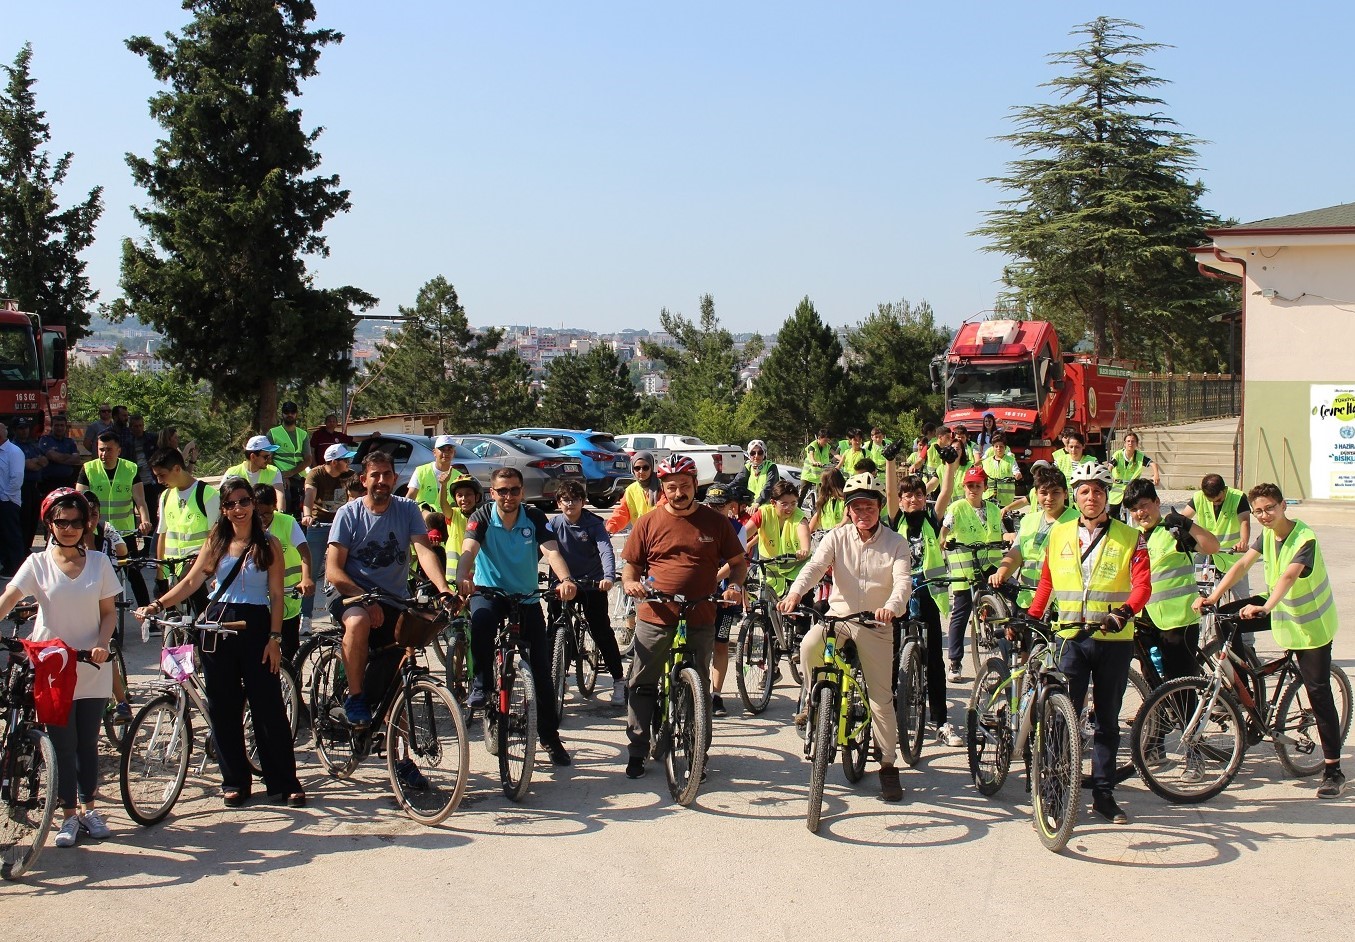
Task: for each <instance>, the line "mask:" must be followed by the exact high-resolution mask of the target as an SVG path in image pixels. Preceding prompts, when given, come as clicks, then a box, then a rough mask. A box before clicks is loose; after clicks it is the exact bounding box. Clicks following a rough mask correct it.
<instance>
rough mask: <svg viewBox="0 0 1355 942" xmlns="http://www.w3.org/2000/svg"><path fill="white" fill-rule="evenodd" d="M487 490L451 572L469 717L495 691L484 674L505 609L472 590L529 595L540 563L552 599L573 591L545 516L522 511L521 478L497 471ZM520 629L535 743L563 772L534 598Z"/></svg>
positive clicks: (564, 756)
mask: <svg viewBox="0 0 1355 942" xmlns="http://www.w3.org/2000/svg"><path fill="white" fill-rule="evenodd" d="M489 484H490V490H489V495H490V498H491V499H490V500H489V501H486V502H485V503H483V504H481V505H480V506H479V507H478V508H477V509H476V510H475V512H474V513H473V514H471V515H470V519H469V520H467V521H466V538H465V540H464V541H463V542H462V544H461V558H460V560H459V561H458V562H457V567H456V583H457V586H458V587H459V588H460V590H461V594H462V595H464V596H466V597H467V598H470V600H471V602H470V632H471V636H470V637H471V640H470V643H471V660H473V661H474V662H475V679H474V680H473V682H472V683H471V688H470V707H471V709H472V710H476V709H480V708H481V707H483V706H484V705H485V699H486V694H485V692H486V691H487V690H490V689H492V687H493V686H494V679H493V675H492V673H491V671H492V669H493V665H494V636H495V635H496V634H498V630H499V625H500V624H502V623H503V620H504V618H506V617H507V616H508V603H506V602H504V601H502V600H499V599H489V598H485V597H484V596H482V595H474V596H473V595H472V593H473V592H474V591H475V587H476V586H477V585H482V586H488V587H490V588H493V589H499V590H501V591H503V592H512V593H515V594H518V595H536V594H537V591H538V590H537V580H536V567H537V559H538V558H539V557H540V558H544V559H545V560H546V562H547V563H549V564H550V568H551V571H552V572H554V573H555V576H556V578H557V579H559V580H560V584H559V585H558V586H557V587H556V589H555V592H556V594H557V595H559V597H560V598H561V599H563V600H564V601H566V602H567V601H569V600H570V599H572V598H574V595H575V593H576V591H577V590H576V587H575V585H574V579H573V577H572V576H571V575H570V574H569V565H568V564H567V563H566V562H565V558H564V556H562V555H561V554H560V546H559V544H558V543H557V542H556V541H555V534H554V533H553V532H552V531H551V529H550V523H549V521H548V520H547V519H546V515H545V514H543V513H542V512H541V511H539V510H537V509H536V508H535V507H524V506H522V473H521V472H520V471H518V469H517V468H497V469H495V471H494V473H493V474H492V475H490V479H489ZM521 629H522V640H523V641H525V642H526V643H527V651H528V658H529V662H530V663H531V665H532V675H533V679H534V680H535V682H536V709H537V728H538V730H539V733H538V737H539V738H540V740H541V745H543V746H545V747H546V751H547V752H549V753H550V760H551V762H554V763H555V764H556V765H569V753H568V752H566V751H565V747H564V743H562V742H560V717H559V716H558V715H557V713H556V710H555V685H554V684H553V683H551V674H550V666H551V665H550V661H551V646H550V645H549V644H548V643H547V639H546V619H545V617H544V616H543V615H542V612H541V603H540V600H539V597H538V598H537V599H534V600H532V601H527V602H524V603H523V605H522V624H521Z"/></svg>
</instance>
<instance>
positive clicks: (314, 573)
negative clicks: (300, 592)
mask: <svg viewBox="0 0 1355 942" xmlns="http://www.w3.org/2000/svg"><path fill="white" fill-rule="evenodd" d="M329 527H330V524H328V523H312V524H311V525H310V526H309V527H308V528H307V529H306V545H308V546H309V547H310V549H311V578H312V579H313V580H314V581H315V591H314V592H313V593H311V594H310V595H306V596H303V597H302V599H301V615H302V617H303V618H310V617H311V611H312V610H313V609H314V608H315V597H316V596H317V595H321V594H323V592H324V585H325V552H326V550H328V549H329Z"/></svg>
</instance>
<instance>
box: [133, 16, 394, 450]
mask: <svg viewBox="0 0 1355 942" xmlns="http://www.w3.org/2000/svg"><path fill="white" fill-rule="evenodd" d="M184 7H185V9H187V10H190V11H191V12H192V13H193V21H192V22H191V23H189V24H188V25H187V26H186V27H184V29H183V32H182V33H181V34H179V35H175V34H170V35H168V36H167V37H166V40H167V41H166V42H165V43H164V44H163V45H162V44H160V43H156V42H153V41H152V40H151V39H150V38H149V37H146V36H136V37H133V38H132V39H129V40H128V41H127V47H128V48H129V49H130V50H131V51H132V52H134V53H136V54H137V55H140V56H142V57H144V58H145V59H146V61H147V64H148V65H149V66H150V68H151V71H152V72H153V73H154V74H155V77H156V78H157V79H158V80H160V81H161V82H163V83H165V84H166V85H168V86H169V90H167V91H163V92H160V93H157V94H156V95H154V96H152V97H151V99H150V110H151V115H152V117H154V118H155V120H156V121H157V122H158V123H159V124H160V126H161V127H162V128H163V129H164V132H165V137H164V138H163V139H162V140H160V141H159V143H158V144H157V146H156V149H155V155H154V157H153V158H152V159H146V158H142V157H138V156H136V155H132V154H129V155H128V157H127V163H128V165H129V166H130V167H131V169H132V177H133V179H134V180H135V181H136V183H137V184H138V185H139V186H141V187H144V188H145V190H146V192H147V194H148V195H149V197H150V201H151V206H150V208H144V209H138V210H136V211H135V215H136V218H137V220H138V221H139V222H140V223H141V224H142V225H143V226H144V227H145V228H146V230H147V231H148V232H149V236H150V237H149V239H147V240H144V241H142V242H141V243H134V242H133V241H132V240H130V239H128V240H126V241H125V242H124V243H123V254H122V286H123V289H124V291H125V292H126V298H125V300H124V301H122V302H120V303H119V304H118V305H117V306H116V307H115V314H117V315H119V316H127V315H128V314H134V315H136V316H137V317H138V318H140V320H141V321H142V322H143V323H147V324H150V325H152V326H154V327H155V328H156V329H158V330H159V331H160V333H161V334H163V335H164V338H165V343H164V345H163V347H162V348H161V351H160V353H161V356H162V357H164V358H165V359H166V360H167V361H168V362H171V363H174V364H176V365H177V366H179V367H181V368H182V369H183V370H184V371H185V372H186V373H187V374H188V375H189V376H191V377H192V378H194V379H198V380H208V381H210V382H211V383H212V385H213V388H214V389H215V390H216V391H217V393H218V394H219V395H220V396H221V397H223V398H224V399H226V400H227V401H230V402H251V403H253V402H257V423H256V424H257V425H258V426H259V427H267V426H269V425H271V424H272V423H273V421H274V416H275V414H276V409H277V402H278V386H279V385H280V384H286V383H287V382H289V381H291V382H295V383H297V384H300V385H303V386H311V385H314V384H316V383H318V382H320V381H322V380H325V379H339V378H342V377H345V376H347V375H348V373H349V371H350V367H349V364H348V351H349V348H350V347H351V346H352V343H353V331H354V319H353V308H355V307H356V308H367V307H370V306H372V305H373V304H375V303H376V299H375V298H373V297H372V296H371V295H369V294H367V293H366V292H364V291H361V290H359V289H357V288H354V287H351V286H344V287H340V288H318V287H316V286H315V284H314V281H313V279H312V276H311V274H310V273H309V272H308V271H307V269H306V265H305V262H304V257H305V256H308V255H318V256H325V255H327V254H328V247H327V246H326V243H325V239H324V237H323V236H322V235H321V233H320V230H321V228H322V227H323V226H324V224H325V223H326V222H328V221H329V220H330V219H331V218H332V217H334V216H335V215H336V214H338V213H341V212H347V211H348V209H349V201H348V191H347V190H343V189H340V188H339V178H338V177H337V176H336V175H320V174H317V173H316V171H317V170H318V168H319V166H320V154H319V153H318V152H317V151H316V150H315V143H316V140H317V139H318V137H319V135H320V129H316V130H314V131H311V132H309V133H308V132H306V131H304V130H303V129H302V126H301V109H300V108H297V107H293V104H294V101H295V99H296V98H297V97H299V96H300V94H301V82H302V80H303V79H307V78H310V77H312V76H314V75H315V74H316V71H317V69H316V64H317V62H318V61H319V57H320V51H321V49H323V48H324V47H325V46H327V45H329V44H330V43H337V42H340V41H342V39H343V36H342V34H340V33H338V32H335V31H334V30H330V29H317V30H312V29H309V28H308V27H307V24H308V23H309V21H310V20H312V19H314V17H315V8H314V5H313V4H312V3H311V2H310V0H235V2H231V3H221V2H214V0H185V2H184Z"/></svg>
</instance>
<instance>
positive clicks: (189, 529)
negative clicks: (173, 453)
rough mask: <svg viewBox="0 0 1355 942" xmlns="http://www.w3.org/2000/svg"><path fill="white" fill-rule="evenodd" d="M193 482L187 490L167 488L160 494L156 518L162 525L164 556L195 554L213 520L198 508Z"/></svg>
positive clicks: (201, 486) (195, 484) (199, 486)
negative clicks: (163, 531)
mask: <svg viewBox="0 0 1355 942" xmlns="http://www.w3.org/2000/svg"><path fill="white" fill-rule="evenodd" d="M206 486H207V485H205V484H203V483H202V482H201V481H194V482H193V483H192V485H191V486H190V487H189V488H188V490H187V491H181V490H179V489H178V488H175V487H167V488H165V490H164V491H163V492H162V493H161V494H160V519H161V520H162V521H164V524H165V557H166V558H167V559H173V558H177V557H180V556H187V555H188V554H189V553H196V552H197V551H198V550H199V549H201V548H202V544H204V543H206V542H207V535H208V534H209V533H211V530H212V523H213V521H211V520H208V519H207V515H206V514H205V513H203V512H202V509H201V508H199V506H198V503H199V501H198V499H197V498H198V493H197V491H198V488H203V487H206Z"/></svg>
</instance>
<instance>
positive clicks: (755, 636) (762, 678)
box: [734, 613, 778, 714]
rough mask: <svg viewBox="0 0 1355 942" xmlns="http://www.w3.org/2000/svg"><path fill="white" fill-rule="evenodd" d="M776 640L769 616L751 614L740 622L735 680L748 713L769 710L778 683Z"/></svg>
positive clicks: (736, 648)
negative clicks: (774, 686)
mask: <svg viewBox="0 0 1355 942" xmlns="http://www.w3.org/2000/svg"><path fill="white" fill-rule="evenodd" d="M777 659H778V658H777V651H776V641H775V639H773V638H772V626H771V624H770V623H769V622H768V621H767V618H766V616H764V615H760V614H756V613H750V614H748V615H745V616H744V617H743V618H742V619H740V621H739V634H738V639H737V641H736V643H735V647H734V681H735V683H736V684H737V685H738V688H739V699H740V700H742V701H743V708H744V709H745V710H747V711H748V712H749V713H753V714H758V713H761V712H762V711H763V710H765V709H767V704H769V703H770V702H771V699H772V686H773V685H774V684H775V682H776V662H777Z"/></svg>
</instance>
